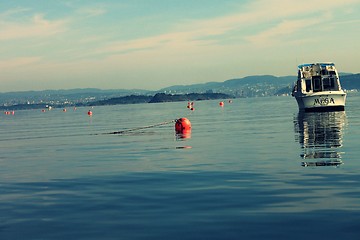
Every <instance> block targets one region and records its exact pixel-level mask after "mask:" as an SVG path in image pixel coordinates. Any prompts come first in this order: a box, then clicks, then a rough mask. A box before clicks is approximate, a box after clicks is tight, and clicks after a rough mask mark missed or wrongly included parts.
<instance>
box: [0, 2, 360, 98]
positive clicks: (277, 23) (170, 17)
mask: <svg viewBox="0 0 360 240" xmlns="http://www.w3.org/2000/svg"><path fill="white" fill-rule="evenodd" d="M359 59H360V0H301V1H299V0H249V1H248V0H244V1H243V0H108V1H106V0H105V1H93V0H63V1H62V0H53V1H51V0H33V1H28V0H11V1H1V3H0V86H1V87H0V92H7V91H22V90H43V89H69V88H87V87H96V88H102V89H109V88H114V89H120V88H126V89H132V88H141V89H149V90H157V89H160V88H162V87H167V86H171V85H175V84H192V83H205V82H211V81H216V82H220V81H224V80H227V79H231V78H240V77H245V76H248V75H261V74H271V75H275V76H283V75H296V71H297V65H298V64H300V63H304V62H320V61H332V62H335V64H336V66H337V68H338V70H339V71H340V72H353V73H358V72H360V61H359Z"/></svg>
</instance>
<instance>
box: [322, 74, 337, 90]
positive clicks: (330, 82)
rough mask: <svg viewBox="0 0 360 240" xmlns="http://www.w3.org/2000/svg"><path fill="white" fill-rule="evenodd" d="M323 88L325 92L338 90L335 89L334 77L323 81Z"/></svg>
mask: <svg viewBox="0 0 360 240" xmlns="http://www.w3.org/2000/svg"><path fill="white" fill-rule="evenodd" d="M323 88H324V90H325V91H331V90H336V89H335V79H334V78H332V77H330V78H324V79H323Z"/></svg>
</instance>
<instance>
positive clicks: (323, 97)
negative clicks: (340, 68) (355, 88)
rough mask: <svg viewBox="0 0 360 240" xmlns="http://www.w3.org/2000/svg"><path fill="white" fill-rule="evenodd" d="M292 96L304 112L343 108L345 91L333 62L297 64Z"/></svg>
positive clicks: (339, 109)
mask: <svg viewBox="0 0 360 240" xmlns="http://www.w3.org/2000/svg"><path fill="white" fill-rule="evenodd" d="M292 96H293V97H295V98H296V101H297V103H298V106H299V109H300V110H303V111H306V112H317V111H344V110H345V101H346V93H345V92H344V90H342V89H341V84H340V79H339V74H338V72H337V70H336V68H335V64H334V63H310V64H301V65H299V66H298V79H297V81H296V83H295V86H294V89H293V91H292Z"/></svg>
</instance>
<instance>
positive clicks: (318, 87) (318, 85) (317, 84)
mask: <svg viewBox="0 0 360 240" xmlns="http://www.w3.org/2000/svg"><path fill="white" fill-rule="evenodd" d="M312 81H313V88H314V92H319V91H321V77H320V76H313V78H312Z"/></svg>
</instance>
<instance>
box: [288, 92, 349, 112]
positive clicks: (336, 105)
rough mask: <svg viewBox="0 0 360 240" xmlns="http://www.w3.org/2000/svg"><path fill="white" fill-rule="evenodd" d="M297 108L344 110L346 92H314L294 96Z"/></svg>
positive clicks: (314, 110)
mask: <svg viewBox="0 0 360 240" xmlns="http://www.w3.org/2000/svg"><path fill="white" fill-rule="evenodd" d="M295 98H296V101H297V103H298V106H299V110H302V111H305V112H327V111H344V110H345V102H346V93H344V92H342V91H341V92H339V93H333V92H332V93H324V92H322V93H314V94H309V95H300V96H295Z"/></svg>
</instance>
